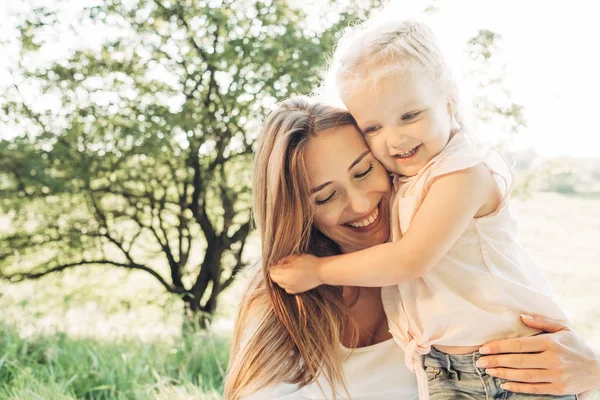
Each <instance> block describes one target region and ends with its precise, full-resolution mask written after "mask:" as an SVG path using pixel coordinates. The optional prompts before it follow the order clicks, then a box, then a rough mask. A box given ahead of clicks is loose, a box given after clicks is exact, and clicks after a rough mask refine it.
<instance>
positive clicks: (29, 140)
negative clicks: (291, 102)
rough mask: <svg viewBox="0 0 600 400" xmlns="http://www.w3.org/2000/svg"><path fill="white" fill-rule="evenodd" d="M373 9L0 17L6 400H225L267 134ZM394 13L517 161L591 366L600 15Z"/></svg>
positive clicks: (418, 4) (0, 283) (49, 11)
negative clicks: (447, 65) (442, 61)
mask: <svg viewBox="0 0 600 400" xmlns="http://www.w3.org/2000/svg"><path fill="white" fill-rule="evenodd" d="M381 4H382V3H381V2H379V1H366V0H365V1H329V0H304V1H297V0H290V1H269V0H266V1H254V0H235V1H232V0H230V1H225V0H206V1H200V0H181V1H174V0H93V1H92V0H45V1H42V0H39V1H38V0H23V1H17V2H15V1H9V0H0V54H1V56H0V399H9V398H10V399H13V398H19V399H39V398H42V399H75V398H84V399H150V398H151V399H192V398H193V399H220V398H222V377H223V373H224V370H225V368H226V363H227V354H228V346H229V340H230V335H231V330H232V325H233V318H234V315H235V308H236V305H237V302H238V301H239V299H240V296H241V294H242V293H243V291H244V289H245V282H246V279H247V277H245V276H244V272H243V269H244V267H246V266H248V265H253V264H256V263H257V262H258V260H259V259H258V256H259V253H260V249H259V245H260V243H259V242H258V240H257V238H256V235H255V233H254V232H253V230H252V225H251V219H250V218H251V214H250V213H251V210H250V197H251V190H252V186H251V184H252V173H251V169H252V168H251V165H252V150H253V146H254V143H255V140H256V137H257V135H258V133H259V129H260V125H261V121H262V119H263V118H264V116H265V115H266V114H267V113H268V111H269V110H270V109H271V108H272V107H273V105H274V104H275V103H276V102H277V101H279V100H282V99H284V98H286V97H289V96H291V95H293V94H309V93H311V92H312V91H314V90H315V89H316V88H317V87H318V86H319V84H320V82H321V80H322V78H323V76H324V73H325V71H326V67H327V61H328V59H329V58H328V57H330V56H331V52H332V50H333V49H334V46H335V43H336V40H337V39H338V38H339V35H340V33H341V32H342V30H343V29H344V28H346V27H347V26H349V25H350V24H354V23H356V22H357V21H360V20H362V19H364V18H366V17H368V15H369V14H370V12H371V11H372V10H373V9H375V8H376V7H378V6H380V5H381ZM392 6H393V7H392V8H391V9H390V10H393V12H397V13H398V17H399V18H404V17H406V16H410V15H418V16H420V17H423V18H426V19H427V20H428V21H429V22H430V23H431V25H432V27H433V29H434V30H435V31H436V33H437V35H438V37H439V39H440V42H441V43H442V45H443V47H444V48H445V50H446V53H447V55H448V57H449V58H450V59H451V63H452V65H453V66H454V72H455V75H456V77H457V79H458V80H459V81H460V84H461V86H462V94H463V101H464V103H465V105H466V106H467V108H468V109H469V114H470V115H471V117H472V123H473V125H474V126H475V127H476V132H477V134H478V136H479V138H480V139H481V140H482V141H486V142H490V143H494V144H496V145H498V146H499V147H501V148H502V149H503V150H504V152H505V153H506V154H507V155H508V156H509V157H510V158H511V159H512V160H514V162H515V170H516V172H517V175H518V186H517V189H516V191H515V194H514V204H515V209H516V212H517V215H518V217H519V220H520V237H521V240H522V242H523V243H524V245H525V247H526V248H527V249H528V250H529V251H530V252H531V253H532V254H533V255H534V257H535V258H536V259H537V261H538V262H539V263H540V264H541V266H542V268H543V269H544V271H545V272H546V273H547V275H548V276H549V278H550V280H551V282H552V284H553V287H554V289H555V292H556V295H557V297H558V299H559V301H560V303H561V304H562V306H563V307H564V309H565V310H566V311H567V313H568V314H569V315H570V317H571V320H572V323H573V327H574V328H575V329H576V330H577V331H578V332H580V333H581V335H583V336H584V337H585V338H587V339H588V340H589V342H590V343H592V344H594V345H595V346H600V308H599V307H598V304H600V290H599V289H600V268H598V258H599V256H600V254H599V250H598V243H599V241H600V128H599V124H598V117H597V115H598V112H597V110H598V107H599V106H600V101H599V100H598V93H600V75H599V73H598V71H600V59H599V58H598V57H597V56H596V54H595V53H596V51H594V50H593V49H594V48H597V40H598V38H599V37H600V25H598V24H597V16H598V15H599V14H598V11H599V10H598V7H599V6H598V5H596V3H595V2H592V1H583V0H574V1H569V2H542V1H528V2H522V1H516V0H504V1H494V2H491V1H490V2H482V1H475V0H460V1H433V0H430V1H425V0H424V1H418V0H411V1H410V2H408V1H395V2H393V4H392ZM332 101H333V99H332ZM598 398H600V397H598Z"/></svg>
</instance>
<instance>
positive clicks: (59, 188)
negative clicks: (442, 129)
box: [0, 0, 352, 326]
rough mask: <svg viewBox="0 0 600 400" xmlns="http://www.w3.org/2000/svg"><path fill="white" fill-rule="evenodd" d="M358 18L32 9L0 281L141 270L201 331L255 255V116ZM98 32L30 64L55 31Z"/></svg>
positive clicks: (148, 1) (267, 7)
mask: <svg viewBox="0 0 600 400" xmlns="http://www.w3.org/2000/svg"><path fill="white" fill-rule="evenodd" d="M351 14H352V11H349V12H348V13H338V14H336V18H335V19H334V20H333V24H332V23H329V24H325V25H319V27H318V29H316V28H314V27H310V26H307V24H306V22H305V14H304V12H303V11H302V10H299V9H296V8H293V7H291V6H290V5H288V4H287V3H286V2H279V1H276V2H271V1H255V0H237V1H233V0H222V1H218V0H214V1H206V2H205V1H196V0H187V1H169V0H131V1H125V0H105V1H104V2H102V4H100V5H96V6H93V7H88V8H84V9H83V11H82V13H81V15H80V19H79V21H78V22H77V23H70V24H68V25H69V26H66V24H65V23H64V21H62V22H61V19H62V18H63V17H62V16H61V14H60V12H59V11H57V10H52V9H48V8H46V7H37V8H35V9H34V10H33V13H31V14H29V15H27V16H26V18H25V19H24V20H23V21H21V23H20V24H19V25H18V27H17V29H18V32H19V35H20V39H19V43H18V44H19V46H20V57H19V61H18V65H17V66H16V67H15V68H14V69H13V70H12V71H11V74H12V77H13V82H12V84H11V86H10V87H7V88H5V90H4V93H3V95H2V96H0V98H4V100H3V101H1V100H0V106H1V109H0V118H1V119H2V121H3V123H4V124H5V125H6V124H9V125H12V126H16V127H19V128H20V130H19V132H20V134H18V135H16V137H14V138H10V139H9V138H6V137H5V138H3V139H2V140H1V141H0V199H1V200H0V201H1V203H0V204H1V207H2V210H3V212H5V213H9V214H10V215H12V216H13V217H14V218H13V221H12V230H11V231H10V232H8V233H7V234H5V235H4V237H0V242H2V243H3V245H2V248H1V249H0V277H2V278H3V279H5V280H8V281H10V282H19V281H22V280H25V279H38V278H42V277H44V276H46V275H48V274H52V273H57V272H60V271H64V270H67V269H71V268H75V267H81V266H86V265H109V266H114V267H116V268H125V269H128V270H140V271H144V272H146V273H148V274H151V275H152V276H153V277H154V278H155V279H156V280H157V281H158V282H159V283H160V285H161V286H162V287H163V288H164V290H166V291H168V292H169V293H172V294H174V295H177V296H180V297H181V299H182V300H183V302H184V303H185V309H186V315H187V316H188V317H190V318H193V319H194V320H196V321H200V322H201V324H202V326H206V324H207V322H208V321H209V320H210V316H211V315H212V314H213V313H214V311H215V308H216V305H217V298H218V295H219V294H220V293H222V292H223V290H225V289H226V288H227V287H229V286H230V285H231V283H232V282H233V281H234V279H235V277H236V274H237V272H238V271H240V269H241V268H242V267H243V266H244V265H245V263H246V260H245V259H244V255H243V252H244V246H245V245H246V243H247V239H248V236H249V234H250V232H251V228H252V224H251V213H250V193H251V187H250V183H251V181H252V176H251V171H250V169H251V168H250V162H251V156H252V148H253V144H254V141H255V138H256V135H257V132H258V127H259V124H260V121H261V120H262V118H263V117H264V115H265V114H266V112H267V110H268V109H269V107H270V106H272V104H274V102H276V101H277V100H279V99H282V98H284V97H287V96H289V95H290V94H292V92H296V93H308V92H310V91H311V89H312V88H313V87H314V86H315V85H316V84H317V83H318V80H319V71H320V69H321V67H322V66H323V64H324V61H325V55H326V53H327V52H328V51H330V49H331V48H332V47H333V43H334V39H335V34H336V32H337V31H338V30H339V29H340V27H342V26H345V25H346V24H347V19H348V18H349V17H350V15H351ZM90 26H93V27H95V28H97V30H98V31H101V32H103V33H104V34H105V36H106V37H105V38H103V39H104V40H102V43H101V45H99V46H97V47H96V48H94V47H91V48H77V49H74V50H73V51H72V52H71V54H70V55H69V56H68V57H66V58H63V59H58V60H53V61H52V62H51V63H49V64H48V65H36V63H35V62H34V61H35V60H36V57H38V55H39V54H40V52H41V51H42V50H43V49H44V48H45V46H47V45H48V44H49V43H52V42H53V40H56V38H57V36H56V35H57V33H56V32H59V31H61V29H62V30H63V31H64V30H65V29H67V30H68V31H70V32H72V34H74V35H75V34H79V33H80V32H82V31H83V30H84V29H85V27H90ZM323 26H324V27H325V28H324V29H322V27H323ZM63 33H64V32H63ZM38 64H39V63H38ZM32 87H33V88H36V89H37V92H36V93H38V94H36V97H40V98H42V99H45V103H44V104H51V106H50V107H44V106H43V105H41V106H40V105H39V103H40V101H39V100H37V99H35V98H32V96H28V94H27V93H30V92H31V90H30V89H31V88H32ZM25 89H28V90H25ZM193 250H195V251H199V253H200V254H202V257H201V259H196V258H194V257H191V255H192V254H193Z"/></svg>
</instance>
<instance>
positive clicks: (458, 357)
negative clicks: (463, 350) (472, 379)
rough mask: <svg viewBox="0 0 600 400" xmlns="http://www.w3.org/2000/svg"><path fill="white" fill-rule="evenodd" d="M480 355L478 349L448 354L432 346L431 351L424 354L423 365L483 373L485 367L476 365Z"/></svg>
mask: <svg viewBox="0 0 600 400" xmlns="http://www.w3.org/2000/svg"><path fill="white" fill-rule="evenodd" d="M480 357H481V353H479V352H478V351H476V352H474V353H468V354H446V353H442V352H441V351H439V350H437V349H436V348H435V347H432V348H431V352H430V353H429V354H427V355H425V356H423V365H424V366H426V367H434V368H445V369H453V370H455V371H461V372H471V373H483V372H484V371H485V368H479V367H477V366H476V365H475V363H476V362H477V360H478V359H479V358H480Z"/></svg>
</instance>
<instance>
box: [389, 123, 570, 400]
mask: <svg viewBox="0 0 600 400" xmlns="http://www.w3.org/2000/svg"><path fill="white" fill-rule="evenodd" d="M478 164H484V165H485V166H486V167H487V168H488V169H489V170H490V172H491V173H492V175H493V176H494V177H495V178H496V181H497V183H498V184H499V186H500V188H501V190H502V193H503V199H502V201H501V203H500V205H499V206H498V208H497V209H496V210H495V211H494V212H493V213H491V214H489V215H487V216H484V217H481V218H474V219H473V220H472V221H471V223H470V224H469V226H468V227H467V229H466V230H465V232H464V233H463V234H462V236H461V237H460V238H459V239H458V240H457V241H456V243H455V244H454V245H453V246H452V247H451V248H450V250H449V251H448V253H446V255H444V257H443V258H442V259H441V260H440V262H439V263H438V264H436V265H435V266H434V267H433V268H432V269H431V270H429V271H428V272H427V273H426V274H425V275H424V276H423V277H421V278H418V279H415V280H412V281H409V282H405V283H402V284H400V285H395V286H391V287H388V288H384V289H383V290H382V297H383V304H384V308H385V312H386V314H387V317H388V323H389V326H390V331H391V332H392V335H393V336H394V339H395V340H396V342H397V343H398V344H399V345H400V346H402V348H403V349H404V350H405V352H406V365H407V367H408V368H409V369H412V370H414V371H415V372H416V373H417V380H418V382H419V392H420V394H421V398H422V399H427V398H428V395H427V380H426V375H425V372H424V371H423V368H422V364H421V360H420V358H421V357H420V356H421V355H423V354H427V353H429V351H430V350H431V346H432V345H435V344H438V345H444V346H479V345H482V344H484V343H486V342H488V341H490V340H496V339H503V338H510V337H518V336H530V335H532V334H535V333H538V332H539V331H536V330H534V329H532V328H529V327H527V326H526V325H525V324H523V323H522V321H521V319H520V317H519V314H520V313H527V314H530V315H536V314H539V315H546V316H548V317H550V318H555V319H562V320H567V316H566V315H565V314H564V313H563V311H562V310H561V309H560V307H559V306H558V305H557V303H556V302H555V300H554V297H553V295H552V290H551V288H550V285H549V283H548V281H547V279H546V276H545V275H544V273H543V272H542V270H541V269H540V268H539V266H538V265H537V264H536V263H535V262H534V261H533V260H532V259H531V257H530V256H529V255H528V254H527V253H526V252H525V251H524V249H523V248H522V247H521V245H520V244H519V243H518V242H517V240H516V233H517V226H516V221H515V219H514V218H513V216H512V215H511V212H510V208H509V200H510V193H511V191H512V186H513V182H514V179H513V177H512V172H511V171H510V168H509V167H508V165H507V164H506V162H504V160H503V159H502V158H501V156H500V155H499V154H498V153H497V152H490V153H483V152H482V151H480V150H479V149H476V148H475V147H474V146H472V145H471V144H470V143H469V142H468V140H467V138H466V137H465V136H464V135H463V134H461V133H458V134H456V135H455V136H454V137H453V138H452V139H451V140H450V142H449V143H448V145H446V147H445V148H444V149H443V150H442V152H441V153H440V154H439V155H437V156H436V157H434V158H433V159H432V160H431V161H430V162H429V163H428V164H427V165H426V166H425V167H423V168H422V169H421V171H419V173H418V174H417V175H416V176H414V177H410V178H405V177H396V178H395V179H394V187H395V190H396V195H395V198H394V199H393V200H392V213H391V215H392V222H391V224H392V240H399V239H400V238H401V236H402V234H403V233H405V232H406V231H407V230H408V229H410V228H409V226H410V223H411V221H412V218H413V217H414V215H415V213H416V212H417V210H418V209H419V207H420V205H421V204H422V203H423V200H424V199H425V196H426V195H427V192H428V190H429V188H430V186H431V185H432V184H433V182H434V180H435V179H436V178H438V177H440V176H443V175H446V174H449V173H452V172H455V171H460V170H464V169H467V168H470V167H473V166H476V165H478ZM456 190H458V191H460V190H461V188H456ZM464 195H465V196H468V195H469V193H464ZM431 229H432V230H435V229H436V227H435V226H432V227H431Z"/></svg>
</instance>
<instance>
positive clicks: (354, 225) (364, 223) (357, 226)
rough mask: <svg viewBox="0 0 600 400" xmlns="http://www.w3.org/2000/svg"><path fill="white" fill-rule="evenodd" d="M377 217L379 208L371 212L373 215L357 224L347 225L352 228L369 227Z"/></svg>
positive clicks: (350, 223)
mask: <svg viewBox="0 0 600 400" xmlns="http://www.w3.org/2000/svg"><path fill="white" fill-rule="evenodd" d="M378 216H379V207H377V208H376V209H375V212H373V214H371V215H370V216H369V217H367V218H365V219H363V220H360V221H358V222H349V223H348V225H350V226H352V227H354V228H364V227H365V226H369V225H371V224H372V223H373V222H375V220H376V219H377V217H378Z"/></svg>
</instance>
